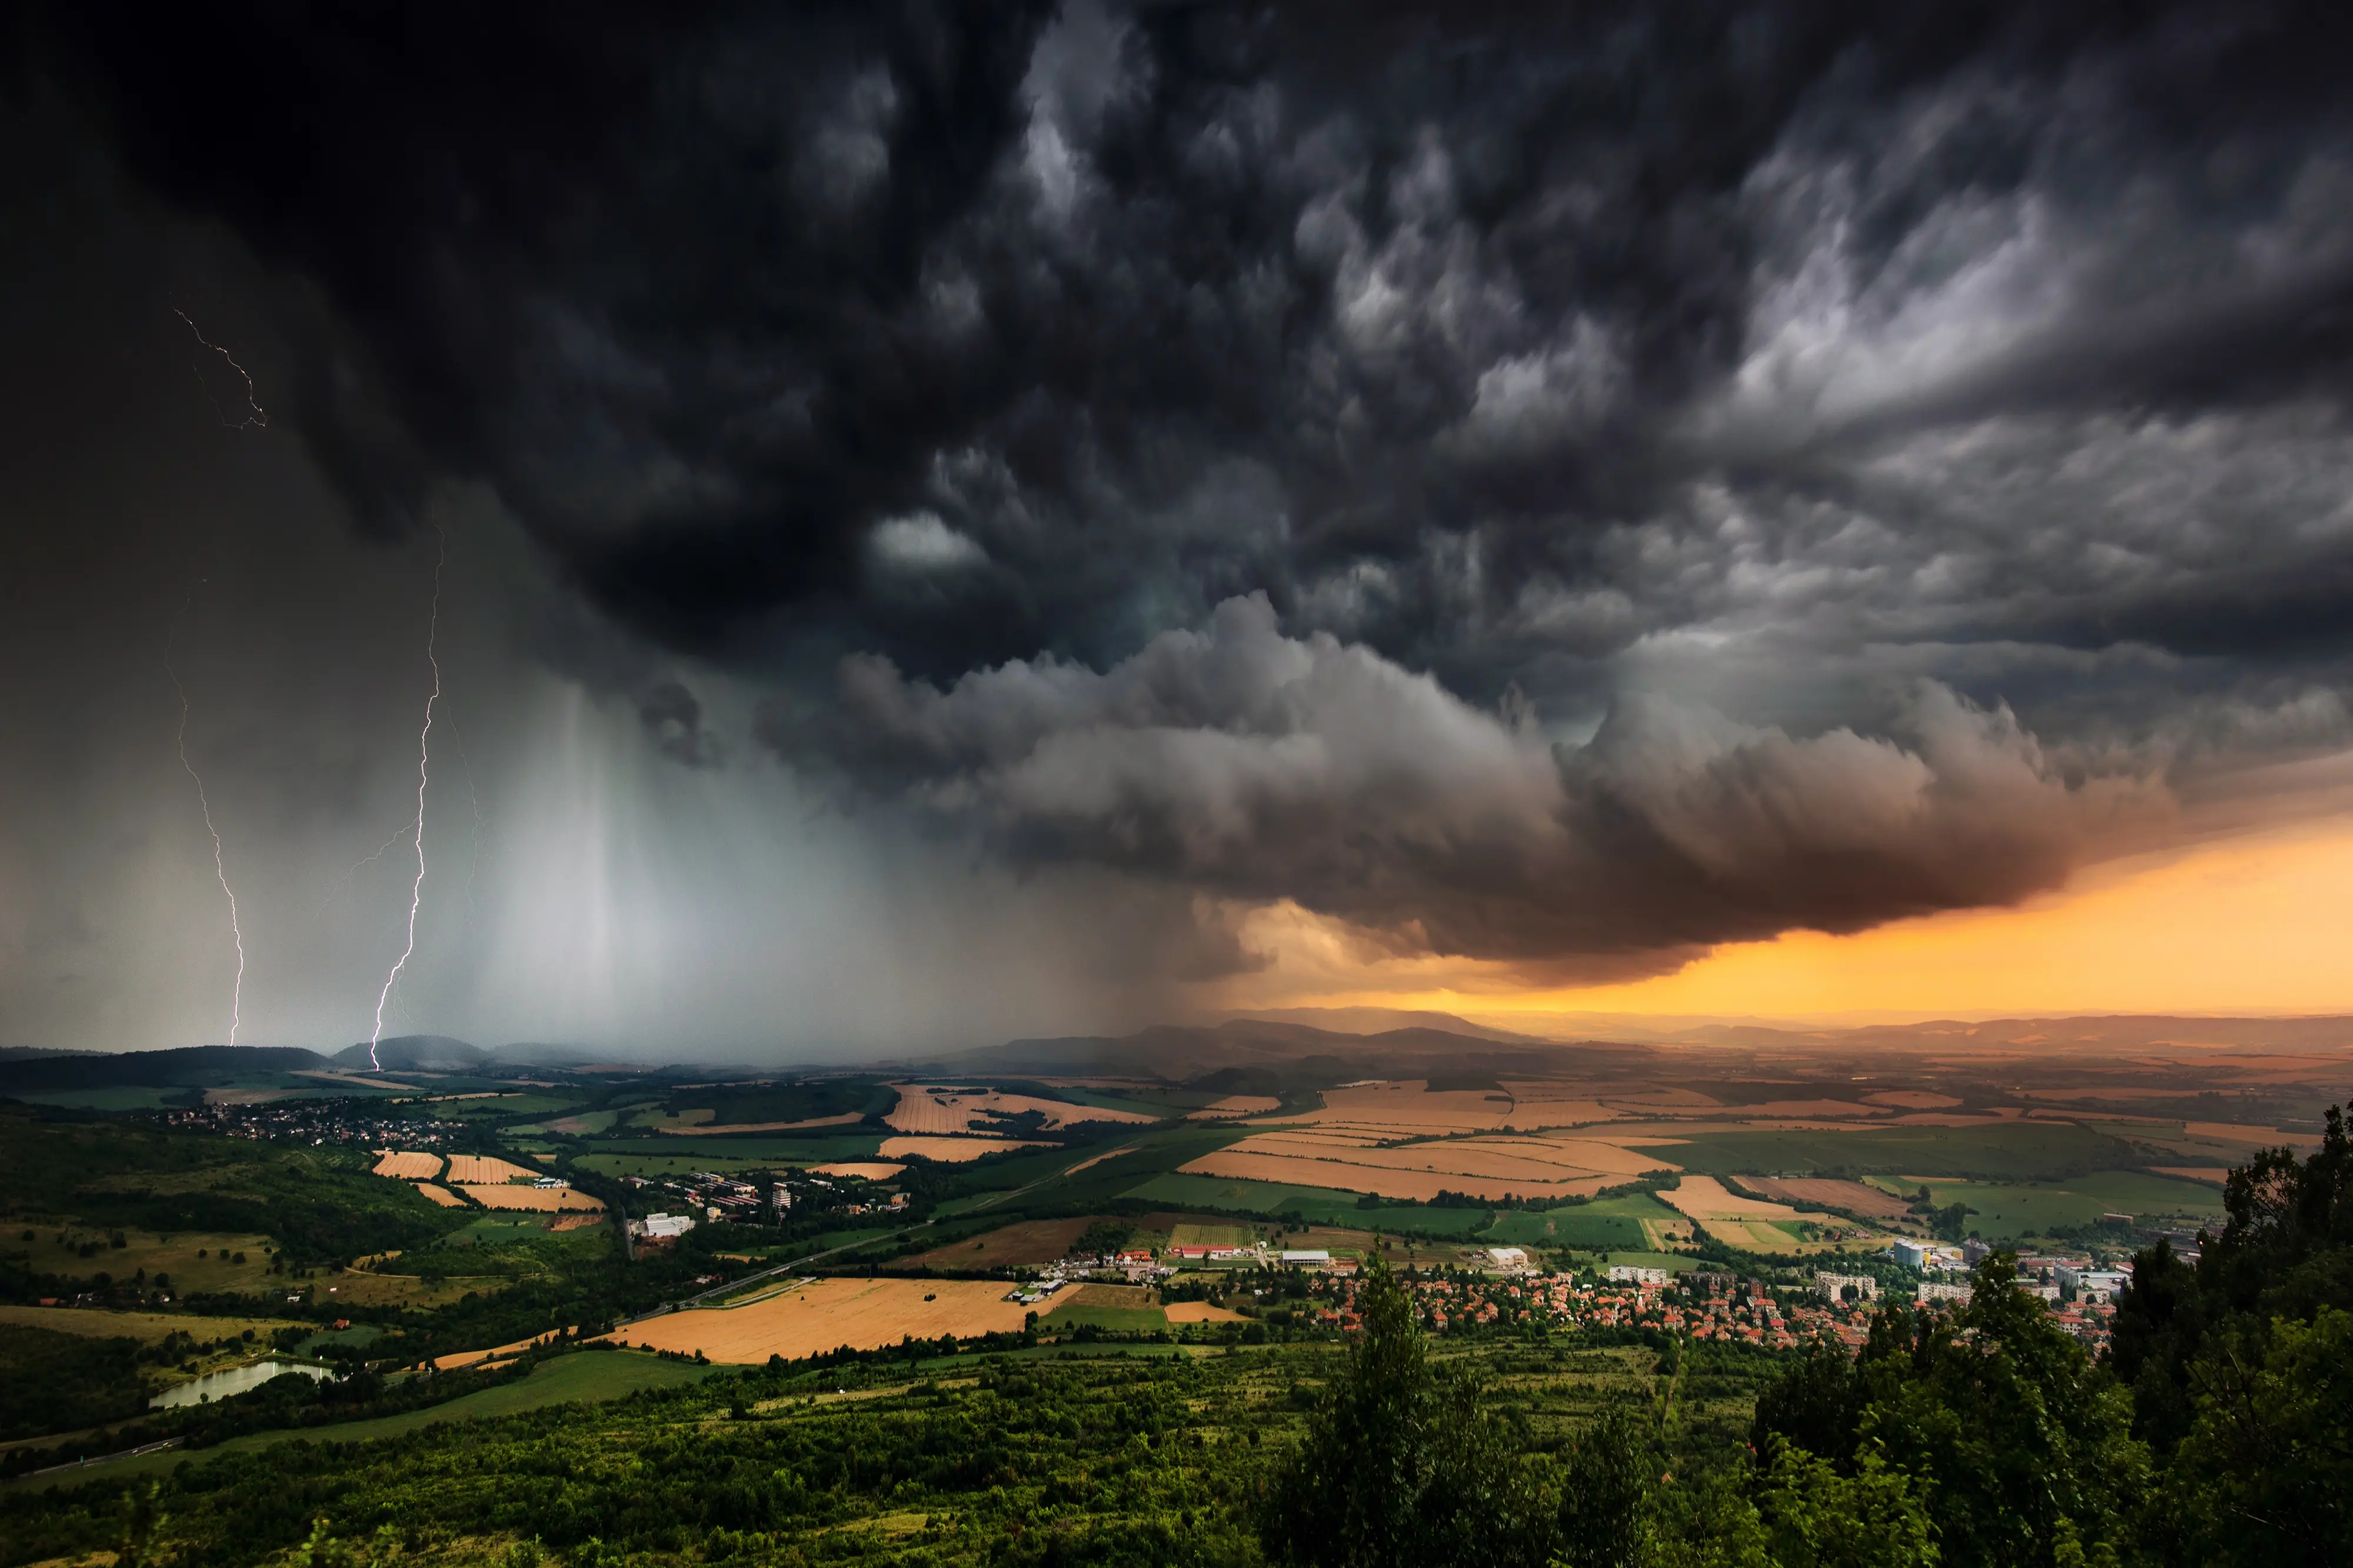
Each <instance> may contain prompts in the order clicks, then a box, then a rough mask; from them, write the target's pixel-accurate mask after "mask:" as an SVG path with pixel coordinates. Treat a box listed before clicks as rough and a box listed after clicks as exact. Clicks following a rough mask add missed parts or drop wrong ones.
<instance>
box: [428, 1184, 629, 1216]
mask: <svg viewBox="0 0 2353 1568" xmlns="http://www.w3.org/2000/svg"><path fill="white" fill-rule="evenodd" d="M458 1190H459V1192H461V1193H463V1194H466V1195H467V1196H468V1197H470V1198H471V1199H473V1200H474V1201H475V1202H476V1203H478V1204H480V1205H482V1206H483V1207H484V1208H486V1209H529V1210H532V1211H534V1212H536V1213H540V1214H554V1213H556V1212H558V1211H560V1210H564V1209H586V1210H599V1209H602V1208H603V1207H604V1206H605V1201H604V1200H603V1199H602V1198H596V1197H591V1196H590V1195H589V1194H586V1193H583V1192H575V1191H574V1190H573V1189H572V1188H570V1187H477V1186H469V1185H466V1184H462V1183H461V1184H458Z"/></svg>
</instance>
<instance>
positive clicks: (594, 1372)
mask: <svg viewBox="0 0 2353 1568" xmlns="http://www.w3.org/2000/svg"><path fill="white" fill-rule="evenodd" d="M712 1370H713V1369H712V1368H710V1367H702V1366H693V1365H690V1364H688V1363H683V1362H674V1361H657V1360H656V1359H655V1358H654V1357H652V1356H650V1355H639V1354H637V1353H635V1352H628V1351H596V1352H581V1353H579V1354H577V1355H568V1356H561V1357H558V1358H557V1359H556V1360H554V1361H552V1362H549V1363H547V1364H545V1365H544V1366H542V1367H540V1368H538V1369H537V1370H536V1371H534V1372H533V1373H532V1374H531V1375H530V1376H529V1377H526V1378H524V1379H523V1380H522V1382H520V1383H511V1384H504V1385H502V1386H501V1387H498V1388H486V1389H484V1390H482V1392H481V1393H480V1394H467V1395H466V1396H465V1397H464V1398H462V1399H453V1400H451V1401H449V1403H448V1404H447V1405H433V1406H431V1407H429V1408H427V1409H424V1410H411V1411H408V1412H406V1413H405V1414H403V1415H386V1416H384V1417H382V1418H381V1419H378V1420H375V1421H353V1422H351V1423H348V1424H347V1425H344V1426H326V1427H311V1428H309V1429H307V1430H297V1431H288V1432H257V1433H255V1434H254V1435H253V1436H249V1437H233V1438H231V1439H230V1440H229V1441H227V1442H226V1443H223V1444H220V1445H218V1446H217V1447H211V1448H206V1449H202V1450H200V1451H198V1452H196V1453H194V1454H190V1453H182V1452H178V1451H176V1450H166V1451H165V1452H164V1453H160V1454H142V1455H140V1456H138V1457H137V1458H129V1459H118V1460H114V1461H112V1462H111V1463H105V1464H99V1465H90V1466H86V1467H83V1468H79V1469H74V1470H61V1471H59V1472H58V1474H56V1475H53V1476H26V1477H22V1478H20V1479H16V1480H15V1481H12V1482H9V1483H8V1484H7V1485H6V1486H5V1487H0V1491H17V1490H25V1489H47V1488H49V1487H54V1486H58V1485H61V1484H63V1485H79V1483H80V1482H82V1481H84V1480H99V1479H106V1480H121V1479H124V1478H126V1477H132V1476H149V1475H159V1474H162V1473H164V1472H166V1471H169V1470H172V1469H174V1468H177V1467H178V1466H181V1465H184V1464H187V1463H190V1462H198V1463H201V1462H204V1461H207V1460H210V1459H212V1458H217V1457H220V1456H223V1455H229V1454H244V1453H251V1452H253V1451H254V1450H256V1449H259V1448H268V1447H275V1446H277V1445H278V1444H280V1443H287V1442H298V1441H300V1442H310V1443H366V1442H374V1441H375V1440H377V1439H379V1438H384V1437H396V1436H400V1435H401V1434H403V1433H405V1432H415V1431H417V1430H419V1429H421V1428H423V1427H427V1426H432V1425H433V1424H434V1423H435V1422H437V1421H443V1422H458V1421H487V1420H491V1419H493V1418H495V1417H498V1416H501V1415H518V1414H520V1413H522V1412H523V1411H526V1410H537V1409H540V1408H542V1407H543V1406H545V1405H565V1404H570V1403H572V1402H574V1401H575V1400H577V1401H589V1402H600V1401H604V1400H608V1399H618V1398H620V1397H621V1396H622V1395H624V1394H635V1393H637V1392H638V1390H640V1389H646V1388H675V1387H677V1386H678V1385H679V1384H687V1383H693V1382H696V1381H698V1380H699V1379H702V1378H703V1377H707V1376H709V1375H710V1374H711V1373H712Z"/></svg>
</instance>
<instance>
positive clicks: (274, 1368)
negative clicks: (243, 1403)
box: [147, 1361, 335, 1410]
mask: <svg viewBox="0 0 2353 1568" xmlns="http://www.w3.org/2000/svg"><path fill="white" fill-rule="evenodd" d="M289 1372H290V1373H297V1374H298V1375H300V1376H302V1377H315V1378H330V1377H332V1376H334V1375H335V1373H334V1371H333V1369H332V1368H331V1367H323V1366H305V1365H303V1364H302V1363H300V1362H291V1361H258V1362H255V1363H253V1364H252V1365H251V1366H233V1367H230V1368H228V1369H227V1371H225V1372H208V1373H205V1375H204V1376H202V1377H200V1378H197V1379H196V1380H195V1382H193V1383H184V1384H180V1385H179V1386H178V1387H177V1388H172V1389H166V1390H165V1391H164V1393H162V1394H157V1395H156V1396H155V1397H154V1398H153V1399H151V1400H149V1401H148V1402H147V1405H148V1407H149V1408H150V1409H158V1410H169V1409H172V1408H174V1407H175V1406H178V1405H201V1404H203V1403H204V1402H206V1400H211V1399H227V1397H228V1396H229V1395H230V1394H243V1393H245V1392H246V1391H247V1390H248V1389H253V1388H259V1387H260V1386H261V1385H262V1384H265V1383H268V1382H269V1380H270V1379H271V1378H273V1377H276V1376H278V1375H280V1373H289Z"/></svg>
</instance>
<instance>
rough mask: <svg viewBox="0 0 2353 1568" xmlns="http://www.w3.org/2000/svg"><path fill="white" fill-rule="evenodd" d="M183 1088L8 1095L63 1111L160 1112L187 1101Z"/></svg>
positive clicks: (69, 1090) (65, 1091)
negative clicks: (52, 1106) (167, 1107)
mask: <svg viewBox="0 0 2353 1568" xmlns="http://www.w3.org/2000/svg"><path fill="white" fill-rule="evenodd" d="M187 1097H188V1091H187V1090H186V1089H54V1090H51V1091H48V1092H46V1093H36V1092H33V1091H30V1090H27V1091H25V1092H22V1093H17V1094H12V1095H10V1096H9V1098H10V1099H11V1100H23V1101H24V1102H25V1103H26V1104H27V1105H54V1106H57V1107H58V1108H59V1109H60V1110H162V1109H163V1108H164V1106H166V1105H181V1104H185V1103H186V1102H187Z"/></svg>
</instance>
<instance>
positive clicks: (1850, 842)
mask: <svg viewBox="0 0 2353 1568" xmlns="http://www.w3.org/2000/svg"><path fill="white" fill-rule="evenodd" d="M1902 728H1903V729H1904V730H1905V731H1907V737H1906V738H1907V740H1908V741H1909V742H1910V743H1909V744H1908V746H1907V745H1905V744H1899V743H1897V742H1894V741H1892V740H1889V739H1883V738H1865V737H1863V736H1861V735H1858V734H1856V733H1855V732H1854V731H1851V730H1844V729H1841V730H1836V731H1831V732H1829V733H1827V734H1822V735H1818V736H1815V737H1812V738H1810V739H1805V740H1798V739H1793V738H1791V737H1790V736H1788V735H1787V734H1784V733H1782V732H1780V731H1776V730H1757V729H1751V728H1746V727H1744V726H1740V725H1736V724H1733V723H1730V722H1728V721H1724V720H1722V719H1720V718H1716V717H1714V716H1712V715H1706V714H1699V713H1691V712H1683V711H1678V710H1674V709H1672V708H1671V707H1667V706H1665V705H1662V704H1655V703H1636V704H1630V705H1628V706H1626V707H1623V708H1621V709H1620V710H1617V711H1615V712H1613V713H1612V714H1611V715H1610V717H1609V721H1607V722H1605V723H1604V724H1603V725H1602V726H1601V728H1600V730H1599V732H1598V733H1597V734H1595V735H1594V737H1593V738H1592V740H1591V741H1590V742H1588V743H1586V744H1584V745H1582V746H1576V747H1570V746H1565V745H1548V744H1546V742H1545V740H1544V739H1543V737H1542V736H1541V735H1539V734H1536V733H1535V732H1534V731H1533V730H1531V729H1527V728H1524V727H1515V726H1514V725H1513V724H1511V723H1508V722H1506V721H1502V720H1499V719H1497V718H1495V717H1494V716H1493V715H1490V714H1487V713H1482V712H1481V711H1479V710H1475V709H1472V708H1470V707H1468V706H1467V705H1465V704H1464V703H1462V702H1461V700H1458V699H1456V698H1454V697H1451V696H1450V695H1448V694H1447V693H1446V691H1445V690H1444V689H1441V688H1440V686H1439V685H1438V684H1437V682H1435V681H1434V680H1432V679H1430V678H1428V677H1426V676H1416V675H1412V674H1409V672H1407V671H1405V670H1403V669H1401V668H1398V667H1397V666H1396V665H1393V664H1391V663H1389V662H1388V661H1387V660H1385V659H1382V658H1380V657H1379V656H1378V655H1377V654H1374V653H1372V652H1370V651H1369V650H1367V649H1365V648H1363V647H1346V646H1344V645H1342V644H1341V643H1339V642H1338V641H1336V640H1335V639H1334V638H1333V637H1329V636H1328V635H1318V636H1315V637H1309V638H1306V639H1295V638H1291V637H1284V636H1282V633H1281V632H1280V631H1279V630H1278V628H1277V626H1276V625H1275V617H1274V614H1273V611H1272V608H1271V606H1270V605H1268V603H1267V601H1266V600H1265V599H1264V598H1263V597H1262V596H1254V597H1251V598H1249V599H1235V600H1230V601H1229V602H1228V603H1226V604H1225V605H1220V606H1219V609H1218V611H1217V614H1216V616H1214V617H1213V619H1212V620H1211V623H1210V626H1209V627H1208V630H1207V631H1206V632H1205V633H1198V634H1197V633H1193V632H1170V633H1166V634H1165V635H1163V636H1162V637H1156V638H1155V639H1154V640H1153V641H1152V642H1151V643H1149V644H1147V645H1146V646H1145V648H1144V649H1143V650H1142V651H1141V652H1139V653H1138V654H1136V655H1135V657H1134V658H1131V659H1129V660H1127V661H1125V662H1124V663H1122V664H1119V665H1117V666H1115V667H1113V668H1111V669H1110V670H1108V671H1105V672H1103V673H1102V674H1097V673H1095V672H1094V671H1092V670H1090V669H1088V668H1084V667H1082V666H1076V665H1071V664H1064V663H1060V662H1057V661H1053V660H1044V661H1040V662H1039V663H1036V664H1030V663H1017V664H1012V665H1008V666H1006V667H1004V668H997V669H992V670H987V671H983V672H979V673H976V674H973V675H968V676H966V677H965V678H964V679H961V680H959V681H957V682H956V683H955V686H954V687H952V688H951V689H947V690H945V691H942V690H940V689H937V688H935V687H933V686H931V685H929V684H927V683H923V682H910V681H907V680H905V679H902V677H901V676H900V675H899V673H898V672H897V671H896V670H894V669H892V668H891V667H890V666H889V665H888V664H887V663H886V662H884V661H882V660H879V659H875V658H855V659H852V660H849V662H847V663H846V664H845V665H844V667H843V669H842V671H841V679H840V688H839V693H838V700H836V701H835V702H834V703H832V704H830V705H828V706H827V707H825V708H823V709H820V710H816V714H815V715H814V716H808V715H802V716H797V717H794V716H787V715H786V714H785V713H784V712H782V711H780V710H772V711H771V713H770V714H769V716H768V719H767V721H766V724H765V738H766V739H767V740H768V741H770V742H771V743H773V744H776V745H777V746H778V747H779V748H780V749H782V750H785V751H786V752H788V753H791V754H796V755H815V756H822V757H829V758H833V759H836V760H837V761H838V762H839V763H840V764H841V765H843V766H844V767H846V768H848V769H849V771H850V772H851V773H852V774H853V775H854V776H855V777H856V778H857V779H858V780H859V781H860V783H862V784H868V785H870V786H875V787H883V788H890V789H894V790H902V791H907V792H910V793H912V794H913V795H914V796H915V797H916V798H917V799H919V800H921V801H923V803H925V804H927V805H931V806H932V807H933V808H934V809H935V810H937V811H939V812H942V813H944V814H946V815H948V816H952V817H954V818H955V819H958V820H963V821H969V822H975V823H977V824H980V825H981V826H983V827H984V829H985V830H986V831H987V833H989V834H990V835H991V836H992V837H994V838H995V840H996V841H997V844H998V845H999V847H1001V848H1002V849H1003V851H1004V852H1005V853H1006V854H1008V856H1010V857H1012V858H1015V859H1016V860H1020V861H1041V862H1049V863H1050V862H1056V861H1062V860H1071V859H1077V860H1083V861H1088V862H1092V863H1096V864H1103V865H1109V866H1114V867H1119V868H1124V869H1128V870H1132V871H1136V872H1140V873H1143V874H1145V875H1147V876H1150V877H1154V878H1159V879H1169V880H1173V881H1176V882H1178V883H1180V884H1186V885H1192V886H1197V887H1201V888H1204V889H1210V890H1213V891H1215V892H1218V893H1221V894H1225V895H1228V896H1231V897H1236V898H1240V899H1244V900H1261V901H1262V900H1278V899H1285V898H1288V899H1291V900H1295V901H1296V902H1298V903H1299V904H1301V905H1302V906H1303V907H1304V908H1306V909H1309V910H1314V912H1316V913H1319V914H1324V915H1330V916H1335V917H1337V918H1340V919H1342V920H1345V921H1348V922H1350V923H1351V924H1353V925H1355V926H1357V927H1359V928H1361V929H1364V930H1366V931H1374V932H1377V933H1380V934H1382V935H1384V936H1386V937H1388V939H1390V940H1391V941H1392V942H1395V943H1396V944H1397V945H1398V947H1400V948H1402V949H1409V950H1423V949H1426V950H1429V951H1433V952H1440V953H1451V954H1467V955H1472V956H1476V957H1482V958H1499V959H1504V960H1508V961H1511V962H1513V963H1516V964H1519V965H1521V966H1522V967H1524V968H1525V969H1526V970H1528V971H1530V972H1534V973H1541V974H1543V975H1545V976H1546V977H1548V978H1556V979H1577V980H1590V979H1602V978H1620V977H1623V976H1624V975H1626V974H1629V973H1650V972H1655V971H1656V970H1658V969H1660V968H1662V967H1671V966H1672V965H1673V964H1674V963H1679V962H1681V961H1683V959H1686V958H1688V957H1690V956H1691V955H1692V954H1693V953H1694V952H1696V951H1698V950H1700V949H1703V948H1704V947H1705V946H1706V945H1707V944H1710V943H1713V942H1726V941H1737V940H1742V939H1753V938H1757V937H1763V936H1768V935H1771V934H1774V933H1776V932H1778V931H1782V930H1785V929H1787V928H1788V927H1789V926H1792V925H1804V926H1810V927H1814V928H1817V929H1821V930H1828V931H1846V930H1853V929H1858V928H1860V927H1862V926H1865V925H1869V924H1873V923H1875V922H1877V921H1883V920H1887V919H1890V918H1893V917H1894V916H1897V915H1902V914H1915V913H1923V912H1927V911H1930V910H1943V909H1950V908H1955V907H1958V906H1965V905H1971V904H1981V903H1989V902H2007V901H2010V900H2016V899H2019V898H2021V897H2023V896H2025V895H2026V894H2028V893H2030V892H2033V891H2036V890H2039V889H2042V888H2045V887H2048V886H2050V885H2052V883H2054V882H2056V881H2057V880H2058V879H2059V878H2060V877H2061V876H2062V875H2063V873H2064V872H2065V871H2066V870H2067V869H2068V868H2071V867H2072V866H2073V865H2074V864H2076V863H2077V862H2078V861H2079V860H2080V859H2081V858H2084V855H2085V854H2086V852H2087V851H2089V850H2091V849H2093V848H2095V847H2101V846H2102V844H2103V841H2105V843H2107V844H2109V845H2114V844H2117V843H2124V842H2130V841H2131V840H2132V839H2133V838H2134V837H2135V836H2136V834H2137V833H2142V832H2145V831H2146V830H2147V828H2148V827H2150V826H2153V825H2154V823H2155V821H2156V820H2158V819H2159V818H2161V816H2162V815H2163V803H2162V802H2161V800H2160V799H2159V798H2158V795H2157V794H2156V792H2155V791H2153V790H2152V789H2150V788H2149V787H2148V784H2147V781H2145V780H2142V779H2137V778H2133V777H2130V776H2116V775H2107V776H2098V777H2094V778H2091V779H2088V780H2084V779H2078V780H2076V781H2075V782H2073V783H2071V782H2070V781H2069V780H2068V779H2067V778H2066V777H2065V776H2064V775H2063V771H2062V769H2061V768H2060V767H2059V766H2058V765H2057V764H2056V763H2054V762H2053V761H2052V760H2051V759H2048V758H2046V757H2045V756H2044V755H2043V754H2042V750H2041V748H2040V747H2038V746H2037V745H2036V743H2035V742H2034V741H2033V740H2032V739H2031V737H2029V736H2027V735H2025V734H2023V733H2021V731H2020V730H2019V728H2018V726H2017V724H2016V722H2015V721H2013V720H2012V719H2011V717H2010V715H2009V714H2008V713H2007V712H1990V713H1989V712H1987V711H1984V710H1979V709H1976V708H1973V707H1971V706H1969V705H1968V704H1967V703H1965V702H1963V701H1961V700H1957V699H1956V698H1955V697H1954V696H1953V695H1952V694H1951V693H1950V692H1948V691H1946V690H1944V689H1941V688H1936V687H1928V688H1926V689H1921V690H1918V691H1916V692H1915V693H1914V694H1913V695H1912V698H1911V700H1910V702H1909V704H1908V711H1907V712H1906V713H1905V716H1904V721H1903V724H1902Z"/></svg>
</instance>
